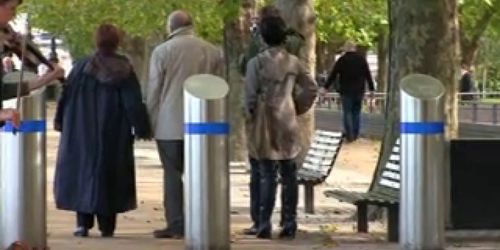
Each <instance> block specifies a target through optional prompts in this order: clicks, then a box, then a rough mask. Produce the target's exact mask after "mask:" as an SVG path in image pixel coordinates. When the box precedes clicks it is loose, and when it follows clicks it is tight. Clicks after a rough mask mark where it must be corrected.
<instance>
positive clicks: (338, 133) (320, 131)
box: [314, 130, 342, 138]
mask: <svg viewBox="0 0 500 250" xmlns="http://www.w3.org/2000/svg"><path fill="white" fill-rule="evenodd" d="M314 134H315V135H320V136H321V135H325V136H331V137H338V138H342V133H340V132H331V131H326V130H316V132H315V133H314Z"/></svg>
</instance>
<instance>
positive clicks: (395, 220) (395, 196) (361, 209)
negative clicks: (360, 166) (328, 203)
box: [325, 140, 401, 242]
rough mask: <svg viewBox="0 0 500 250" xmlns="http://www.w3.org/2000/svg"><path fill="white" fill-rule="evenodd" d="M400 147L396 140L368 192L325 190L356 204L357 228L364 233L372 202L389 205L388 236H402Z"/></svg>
mask: <svg viewBox="0 0 500 250" xmlns="http://www.w3.org/2000/svg"><path fill="white" fill-rule="evenodd" d="M399 151H400V147H399V140H398V141H397V142H396V143H395V144H394V146H393V150H392V154H391V156H390V159H389V160H388V162H387V163H386V164H385V165H384V167H383V168H382V169H378V168H377V169H376V170H375V171H376V172H375V175H374V178H373V180H372V184H371V185H370V189H369V190H368V191H367V192H365V193H362V192H351V191H345V190H328V191H325V195H326V196H327V197H332V198H335V199H338V200H339V201H341V202H348V203H351V204H354V205H356V208H357V228H358V232H360V233H368V205H375V206H379V207H385V208H386V209H387V225H388V230H387V231H388V232H387V236H388V240H389V241H391V242H397V241H398V240H399V196H400V180H401V174H400V153H399Z"/></svg>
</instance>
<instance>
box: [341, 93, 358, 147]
mask: <svg viewBox="0 0 500 250" xmlns="http://www.w3.org/2000/svg"><path fill="white" fill-rule="evenodd" d="M362 103H363V96H346V95H343V96H342V113H343V120H344V133H345V136H346V138H347V140H349V141H354V140H356V139H358V137H359V127H360V114H361V106H362Z"/></svg>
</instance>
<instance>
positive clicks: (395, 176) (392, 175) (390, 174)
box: [382, 171, 401, 181]
mask: <svg viewBox="0 0 500 250" xmlns="http://www.w3.org/2000/svg"><path fill="white" fill-rule="evenodd" d="M382 176H383V177H386V178H390V179H393V180H398V181H400V180H401V176H400V174H398V173H394V172H391V171H384V172H383V173H382Z"/></svg>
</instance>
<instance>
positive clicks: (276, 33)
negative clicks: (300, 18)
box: [259, 16, 287, 46]
mask: <svg viewBox="0 0 500 250" xmlns="http://www.w3.org/2000/svg"><path fill="white" fill-rule="evenodd" d="M259 29H260V34H261V36H262V39H264V42H265V43H266V44H267V45H269V46H279V45H282V44H284V43H285V41H286V36H287V27H286V24H285V21H284V20H283V18H281V17H279V16H268V17H264V18H263V19H262V20H261V21H260V24H259Z"/></svg>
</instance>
